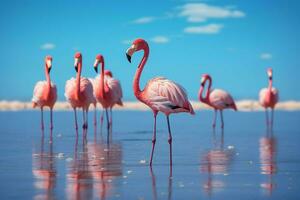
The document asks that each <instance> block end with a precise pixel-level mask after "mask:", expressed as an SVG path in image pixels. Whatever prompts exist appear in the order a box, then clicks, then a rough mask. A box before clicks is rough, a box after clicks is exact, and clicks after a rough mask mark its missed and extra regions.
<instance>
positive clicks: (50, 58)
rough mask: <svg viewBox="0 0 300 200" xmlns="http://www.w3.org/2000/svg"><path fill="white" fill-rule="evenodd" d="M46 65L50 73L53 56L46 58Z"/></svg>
mask: <svg viewBox="0 0 300 200" xmlns="http://www.w3.org/2000/svg"><path fill="white" fill-rule="evenodd" d="M45 63H46V67H47V70H48V73H50V71H51V67H52V57H51V56H46V57H45Z"/></svg>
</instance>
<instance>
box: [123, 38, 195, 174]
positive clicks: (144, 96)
mask: <svg viewBox="0 0 300 200" xmlns="http://www.w3.org/2000/svg"><path fill="white" fill-rule="evenodd" d="M140 50H143V52H144V56H143V58H142V60H141V62H140V64H139V66H138V68H137V70H136V74H135V77H134V80H133V91H134V95H135V96H136V98H137V99H138V100H139V101H141V102H143V103H144V104H146V105H148V106H149V107H150V108H151V109H152V111H153V115H154V130H153V138H152V151H151V156H150V166H152V158H153V153H154V147H155V142H156V116H157V113H158V112H159V111H160V112H163V113H164V114H165V115H166V118H167V123H168V132H169V139H168V143H169V146H170V166H172V135H171V128H170V121H169V115H170V114H171V113H180V112H188V113H191V114H194V110H193V107H192V105H191V104H190V102H189V100H188V97H187V94H186V92H185V90H184V88H183V87H182V86H180V85H179V84H177V83H175V82H173V81H171V80H168V79H166V78H163V77H157V78H153V79H151V80H150V81H149V82H148V83H147V85H146V86H145V88H144V89H143V90H141V89H140V77H141V73H142V71H143V69H144V66H145V64H146V62H147V59H148V56H149V46H148V43H147V42H146V41H145V40H143V39H136V40H135V41H134V42H133V43H132V46H131V47H130V48H129V49H128V50H127V51H126V55H127V59H128V61H129V62H131V56H132V55H133V54H134V53H135V52H137V51H140ZM171 169H172V168H171Z"/></svg>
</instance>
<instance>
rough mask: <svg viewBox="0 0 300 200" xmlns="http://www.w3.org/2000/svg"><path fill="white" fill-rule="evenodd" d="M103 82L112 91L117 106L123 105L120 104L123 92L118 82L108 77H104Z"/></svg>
mask: <svg viewBox="0 0 300 200" xmlns="http://www.w3.org/2000/svg"><path fill="white" fill-rule="evenodd" d="M105 80H106V84H107V86H108V87H109V88H110V89H111V91H112V97H113V100H114V101H115V102H116V103H117V104H119V105H123V103H122V97H123V92H122V87H121V84H120V82H119V80H117V79H114V78H112V77H109V76H105Z"/></svg>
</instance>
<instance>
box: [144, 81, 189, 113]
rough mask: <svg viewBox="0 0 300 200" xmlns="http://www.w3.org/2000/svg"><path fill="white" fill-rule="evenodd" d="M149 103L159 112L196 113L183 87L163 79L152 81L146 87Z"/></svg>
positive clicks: (145, 91)
mask: <svg viewBox="0 0 300 200" xmlns="http://www.w3.org/2000/svg"><path fill="white" fill-rule="evenodd" d="M144 93H145V94H146V96H147V103H149V104H150V105H151V107H153V108H155V109H156V110H159V111H164V110H168V109H170V110H178V111H179V112H180V111H182V112H190V113H192V114H193V113H194V110H193V108H192V106H191V104H190V102H189V101H188V98H187V94H186V92H185V90H184V88H183V87H182V86H180V85H179V84H177V83H175V82H173V81H171V80H168V79H166V78H163V77H158V78H154V79H152V80H150V81H149V82H148V84H147V85H146V87H145V90H144Z"/></svg>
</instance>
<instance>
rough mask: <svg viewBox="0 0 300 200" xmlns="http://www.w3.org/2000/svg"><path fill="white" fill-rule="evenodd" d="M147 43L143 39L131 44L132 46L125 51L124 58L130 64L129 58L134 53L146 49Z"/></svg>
mask: <svg viewBox="0 0 300 200" xmlns="http://www.w3.org/2000/svg"><path fill="white" fill-rule="evenodd" d="M148 48H149V47H148V43H147V42H146V41H145V40H143V39H140V38H139V39H136V40H134V41H133V42H132V45H131V46H130V47H129V48H128V49H127V51H126V57H127V59H128V61H129V62H131V57H132V55H133V54H134V52H136V51H140V50H145V49H148Z"/></svg>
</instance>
